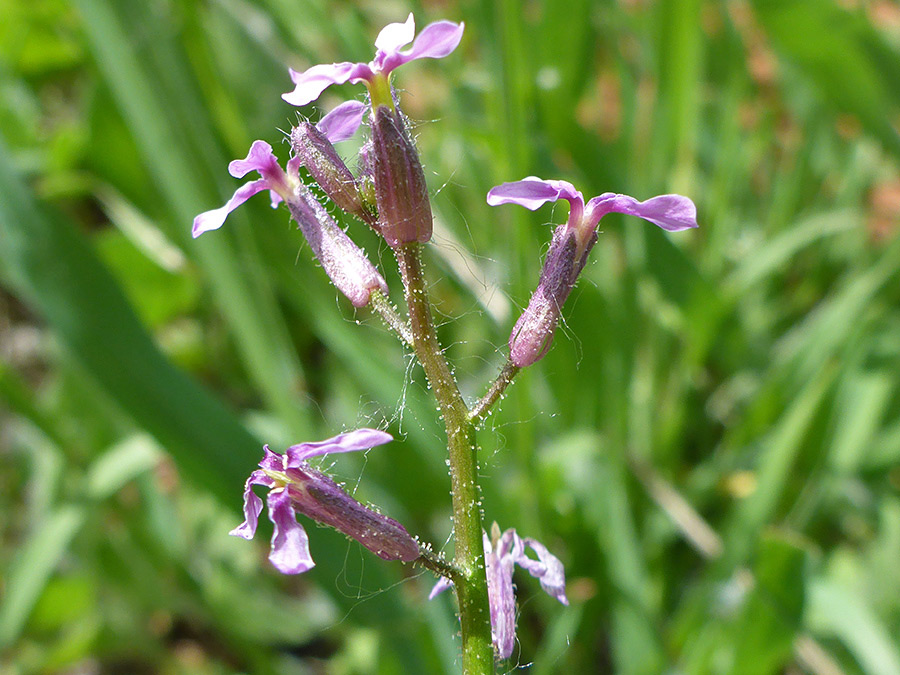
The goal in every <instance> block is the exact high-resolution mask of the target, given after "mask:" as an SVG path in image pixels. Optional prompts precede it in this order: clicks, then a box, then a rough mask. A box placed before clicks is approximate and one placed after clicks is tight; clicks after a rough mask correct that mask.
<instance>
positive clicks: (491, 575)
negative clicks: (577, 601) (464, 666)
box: [428, 523, 569, 659]
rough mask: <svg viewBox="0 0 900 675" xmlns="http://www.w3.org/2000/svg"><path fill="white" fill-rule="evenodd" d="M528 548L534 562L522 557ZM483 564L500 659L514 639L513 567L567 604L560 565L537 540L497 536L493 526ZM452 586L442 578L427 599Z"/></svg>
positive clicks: (510, 534)
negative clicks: (531, 552)
mask: <svg viewBox="0 0 900 675" xmlns="http://www.w3.org/2000/svg"><path fill="white" fill-rule="evenodd" d="M526 546H527V547H529V548H530V549H532V550H533V551H534V552H535V553H536V554H537V557H538V559H537V560H535V559H533V558H529V557H528V556H527V555H525V547H526ZM484 562H485V568H486V569H485V571H486V574H487V586H488V600H489V603H490V608H491V634H492V638H493V642H494V650H495V651H496V652H497V656H498V657H499V658H501V659H507V658H509V657H510V655H511V654H512V652H513V647H514V646H515V640H516V598H515V593H514V588H513V578H512V575H513V568H514V567H515V566H516V565H518V566H519V567H521V568H523V569H524V570H526V571H527V572H528V573H529V574H530V575H531V576H533V577H535V578H536V579H538V580H539V581H540V582H541V588H543V589H544V590H545V591H546V592H547V593H548V594H549V595H551V596H553V597H554V598H556V599H557V600H559V601H560V602H561V603H562V604H564V605H568V604H569V599H568V598H567V597H566V576H565V570H564V569H563V565H562V563H561V562H560V561H559V559H558V558H557V557H556V556H554V555H553V554H552V553H550V551H548V550H547V548H546V547H545V546H544V545H543V544H541V543H540V542H539V541H536V540H534V539H530V538H525V539H522V538H520V537H519V535H518V534H516V531H515V530H514V529H512V528H510V529H508V530H506V532H504V533H503V534H500V528H499V527H497V524H496V523H494V525H493V527H492V528H491V537H488V535H487V533H485V534H484ZM452 585H453V583H452V582H451V581H450V580H449V579H447V578H446V577H441V579H440V580H439V581H438V582H437V584H435V586H434V588H433V589H432V590H431V594H430V595H429V596H428V599H429V600H430V599H432V598H434V597H435V596H436V595H438V594H439V593H441V592H443V591H445V590H447V589H448V588H450V586H452Z"/></svg>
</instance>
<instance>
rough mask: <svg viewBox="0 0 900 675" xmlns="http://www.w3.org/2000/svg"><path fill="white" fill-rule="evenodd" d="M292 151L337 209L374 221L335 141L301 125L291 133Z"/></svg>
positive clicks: (308, 124) (306, 124)
mask: <svg viewBox="0 0 900 675" xmlns="http://www.w3.org/2000/svg"><path fill="white" fill-rule="evenodd" d="M291 147H292V148H293V150H294V153H295V154H296V156H297V157H299V158H300V163H301V164H302V165H303V166H305V167H306V168H307V170H308V171H309V173H310V174H311V175H312V177H313V178H314V179H315V180H316V182H317V183H318V184H319V186H320V187H321V188H322V189H323V190H324V191H325V194H327V195H328V196H329V197H330V198H331V201H333V202H334V203H335V204H337V206H338V207H339V208H340V209H342V210H344V211H346V212H347V213H351V214H353V215H355V216H358V217H359V218H361V219H362V220H365V221H367V222H369V221H374V217H373V215H372V214H371V213H370V212H369V211H368V209H366V207H365V205H364V204H363V202H362V200H361V199H360V196H359V192H358V191H357V184H356V179H355V178H354V177H353V174H352V173H350V169H348V168H347V165H346V164H344V161H343V160H342V159H341V158H340V156H339V155H338V154H337V151H336V150H335V149H334V146H333V145H332V144H331V141H329V140H328V137H327V136H325V134H323V133H322V132H321V131H319V130H318V129H317V128H316V127H315V125H314V124H310V123H309V122H307V121H305V120H304V121H302V122H300V124H299V125H297V126H296V127H294V128H293V129H292V130H291Z"/></svg>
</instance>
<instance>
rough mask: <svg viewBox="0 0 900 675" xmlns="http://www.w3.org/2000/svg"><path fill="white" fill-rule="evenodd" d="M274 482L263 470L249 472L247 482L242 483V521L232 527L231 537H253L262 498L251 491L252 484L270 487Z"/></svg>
mask: <svg viewBox="0 0 900 675" xmlns="http://www.w3.org/2000/svg"><path fill="white" fill-rule="evenodd" d="M274 484H275V481H273V480H272V479H271V478H269V477H268V476H267V475H266V474H265V472H263V471H254V472H253V473H251V474H250V477H249V478H248V479H247V482H246V483H244V522H243V523H241V524H240V525H238V526H237V527H236V528H234V529H233V530H232V531H231V532H229V533H228V534H230V535H231V536H233V537H241V538H242V539H253V535H254V534H256V525H257V522H258V521H259V514H260V511H262V499H260V498H259V497H257V496H256V493H254V492H253V488H252V487H251V486H253V485H265V486H266V487H272V486H273V485H274Z"/></svg>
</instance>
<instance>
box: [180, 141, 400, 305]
mask: <svg viewBox="0 0 900 675" xmlns="http://www.w3.org/2000/svg"><path fill="white" fill-rule="evenodd" d="M336 128H338V129H340V126H337V127H336ZM299 164H300V158H299V157H294V158H293V159H291V160H290V161H289V162H288V163H287V171H284V170H282V168H281V166H279V164H278V160H277V159H276V158H275V155H274V153H273V152H272V146H271V145H269V144H268V143H266V142H265V141H254V142H253V145H252V146H251V147H250V152H249V153H248V154H247V157H246V158H244V159H236V160H234V161H233V162H231V164H229V165H228V171H229V172H230V173H231V175H232V176H234V177H235V178H243V177H244V176H245V175H247V174H248V173H250V172H251V171H257V172H259V175H260V176H261V178H259V179H258V180H255V181H252V182H250V183H246V184H244V185H242V186H241V187H239V188H238V189H237V191H236V192H235V193H234V195H233V196H232V197H231V199H229V200H228V202H227V203H226V204H225V205H224V206H222V207H220V208H218V209H214V210H212V211H206V212H205V213H201V214H200V215H199V216H197V217H196V218H194V227H193V230H192V234H193V236H194V237H199V236H200V235H201V234H203V233H204V232H209V231H210V230H216V229H218V228H220V227H222V224H223V223H224V222H225V219H226V218H227V217H228V214H229V213H231V212H232V211H234V210H235V209H236V208H237V207H238V206H240V205H241V204H243V203H244V202H245V201H247V200H248V199H249V198H250V197H252V196H253V195H255V194H256V193H257V192H263V191H264V190H268V191H269V194H270V195H271V199H272V206H273V207H275V206H278V204H279V203H281V202H282V201H284V202H285V203H286V204H287V206H288V209H289V210H290V212H291V215H292V216H293V217H294V220H296V221H297V224H298V225H299V227H300V231H301V232H303V236H304V237H305V238H306V241H307V242H308V243H309V245H310V248H311V249H312V251H313V254H314V255H315V256H316V258H317V259H318V260H319V263H320V264H321V265H322V268H323V269H324V270H325V273H326V274H327V275H328V277H329V278H330V279H331V281H332V283H333V284H334V285H335V286H336V287H337V289H338V290H339V291H341V293H343V294H344V295H346V296H347V298H348V299H349V300H350V302H352V303H353V305H354V306H355V307H364V306H365V305H367V304H368V303H369V296H370V295H371V293H372V291H375V290H378V291H381V292H382V293H385V294H387V292H388V288H387V284H386V283H385V281H384V279H383V278H382V276H381V275H380V274H379V273H378V270H376V269H375V267H374V266H373V265H372V263H371V262H369V259H368V258H366V254H365V253H364V252H363V251H362V249H360V248H359V247H358V246H357V245H356V244H354V243H353V241H352V240H351V239H350V237H348V236H347V233H346V232H344V231H343V230H342V229H341V228H340V227H338V225H337V223H335V222H334V219H333V218H332V217H331V216H330V215H328V212H327V211H326V210H325V209H324V207H322V205H321V204H319V202H318V201H316V199H315V197H314V196H313V195H312V193H311V192H310V191H309V189H308V188H307V187H306V186H305V185H304V184H303V183H302V182H301V180H300V177H299V174H298V167H299Z"/></svg>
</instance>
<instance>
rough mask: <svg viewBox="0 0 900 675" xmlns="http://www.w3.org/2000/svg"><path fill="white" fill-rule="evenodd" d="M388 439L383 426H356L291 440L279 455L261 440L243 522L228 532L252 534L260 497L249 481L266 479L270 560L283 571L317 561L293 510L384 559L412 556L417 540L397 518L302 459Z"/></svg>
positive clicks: (247, 487)
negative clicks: (272, 527)
mask: <svg viewBox="0 0 900 675" xmlns="http://www.w3.org/2000/svg"><path fill="white" fill-rule="evenodd" d="M391 440H393V439H392V438H391V435H390V434H388V433H385V432H384V431H378V430H376V429H357V430H356V431H351V432H348V433H345V434H340V435H338V436H335V437H334V438H329V439H327V440H324V441H320V442H318V443H300V444H299V445H293V446H291V447H290V448H288V449H287V450H286V451H285V453H284V454H283V455H279V454H277V453H274V452H272V451H271V450H269V446H265V448H264V450H265V456H264V457H263V460H262V461H261V462H260V463H259V467H260V468H259V470H257V471H254V472H253V473H251V474H250V477H249V478H248V479H247V482H246V484H245V485H244V522H243V523H241V524H240V525H239V526H238V527H236V528H235V529H233V530H232V531H231V532H230V533H229V534H231V535H233V536H235V537H242V538H244V539H252V538H253V535H254V534H255V533H256V525H257V522H258V520H259V514H260V513H261V512H262V499H260V498H259V497H258V496H257V495H256V494H255V493H254V492H253V489H252V486H254V485H264V486H265V487H268V488H271V489H270V490H269V495H268V497H267V500H266V501H267V503H268V506H269V519H270V520H271V521H272V523H274V525H275V531H274V533H273V535H272V549H271V552H270V553H269V560H270V561H271V563H272V565H274V566H275V568H276V569H277V570H278V571H279V572H282V573H283V574H300V573H301V572H306V571H307V570H309V569H311V568H312V567H314V566H315V563H314V562H313V559H312V556H310V554H309V539H308V538H307V536H306V531H305V530H304V529H303V527H302V526H301V525H300V524H299V523H298V522H297V519H296V514H297V513H302V514H304V515H305V516H308V517H310V518H312V519H313V520H316V521H318V522H320V523H324V524H325V525H330V526H331V527H333V528H335V529H336V530H339V531H340V532H343V533H344V534H346V535H347V536H348V537H352V538H353V539H356V540H357V541H358V542H359V543H361V544H362V545H363V546H365V547H366V548H367V549H369V550H370V551H372V552H373V553H374V554H375V555H377V556H379V557H381V558H383V559H385V560H402V561H404V562H409V561H410V560H415V559H416V558H418V557H419V545H418V544H417V543H416V540H415V539H413V538H412V537H411V536H410V535H409V533H408V532H407V531H406V529H405V528H404V527H403V526H402V525H401V524H400V523H398V522H397V521H396V520H394V519H392V518H388V517H387V516H383V515H381V514H380V513H378V512H376V511H373V510H372V509H370V508H368V507H366V506H363V505H362V504H360V503H359V502H358V501H356V500H355V499H353V497H351V496H350V495H348V494H347V493H346V492H344V490H342V489H341V488H340V487H339V486H338V485H337V484H336V483H335V482H334V481H333V480H331V478H329V477H328V476H326V475H325V474H324V473H322V472H321V471H318V470H317V469H314V468H313V467H311V466H310V465H309V464H308V463H307V461H306V460H307V459H309V458H311V457H318V456H320V455H325V454H329V453H339V452H354V451H357V450H369V449H370V448H372V447H374V446H376V445H383V444H384V443H388V442H390V441H391Z"/></svg>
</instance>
